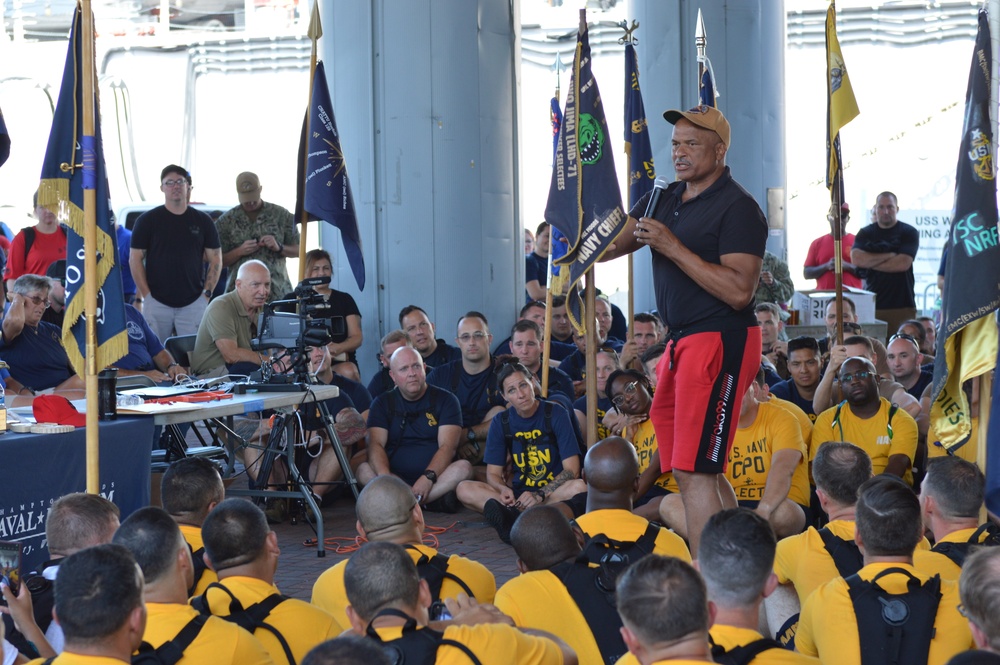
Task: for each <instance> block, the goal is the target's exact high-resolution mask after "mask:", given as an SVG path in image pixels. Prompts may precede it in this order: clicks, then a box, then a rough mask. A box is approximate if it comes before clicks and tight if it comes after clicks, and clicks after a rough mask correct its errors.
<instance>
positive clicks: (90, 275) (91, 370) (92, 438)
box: [71, 0, 101, 494]
mask: <svg viewBox="0 0 1000 665" xmlns="http://www.w3.org/2000/svg"><path fill="white" fill-rule="evenodd" d="M81 18H82V20H81V29H82V31H83V34H82V35H81V36H80V38H81V39H82V40H83V42H82V44H81V47H82V59H83V62H82V67H81V71H82V72H83V109H81V111H82V113H83V140H82V143H81V144H82V146H83V163H84V166H83V168H84V176H83V180H84V184H83V223H84V235H83V245H84V247H86V248H87V251H85V252H84V258H83V275H84V278H83V279H84V287H83V288H84V293H83V296H84V301H83V302H84V308H85V310H84V311H85V316H86V326H87V328H86V329H87V333H86V334H87V345H86V353H87V359H86V369H85V371H84V383H85V386H86V397H87V416H86V423H87V492H88V493H90V494H97V493H98V492H99V490H100V486H101V480H100V469H101V467H100V429H99V425H98V408H97V371H98V368H97V287H98V284H97V252H96V251H95V249H94V248H96V247H97V189H96V186H97V183H96V177H94V176H96V175H97V172H96V170H94V171H92V172H91V177H90V178H88V176H87V171H88V167H90V168H92V169H96V156H95V154H94V153H93V152H91V151H89V150H88V148H87V146H90V147H91V148H93V147H95V146H96V141H95V127H96V122H95V120H96V117H97V109H96V105H95V103H94V102H95V101H96V95H95V91H96V89H97V70H96V63H95V56H94V13H93V9H92V8H91V4H90V0H83V2H82V4H81ZM88 152H90V154H89V155H88ZM73 161H76V159H74V160H73ZM75 166H76V165H75V164H74V165H73V166H72V167H71V168H75Z"/></svg>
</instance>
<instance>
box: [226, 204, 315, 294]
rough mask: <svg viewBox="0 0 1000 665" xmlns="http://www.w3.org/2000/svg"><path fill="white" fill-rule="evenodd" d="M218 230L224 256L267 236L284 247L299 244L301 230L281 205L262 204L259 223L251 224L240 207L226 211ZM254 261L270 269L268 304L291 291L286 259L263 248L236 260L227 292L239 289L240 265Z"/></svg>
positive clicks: (230, 272)
mask: <svg viewBox="0 0 1000 665" xmlns="http://www.w3.org/2000/svg"><path fill="white" fill-rule="evenodd" d="M216 227H217V228H218V229H219V240H220V242H221V243H222V253H223V254H225V253H226V252H228V251H230V250H232V249H233V248H235V247H238V246H239V245H242V244H243V243H244V242H245V241H247V240H250V239H260V238H261V237H263V236H266V235H273V236H274V238H275V240H277V241H278V242H279V243H281V244H282V245H298V244H299V230H298V228H297V227H296V226H295V218H294V217H293V216H292V213H290V212H288V211H287V210H285V209H284V208H282V207H281V206H279V205H275V204H274V203H268V202H267V201H264V202H263V206H262V207H261V209H260V211H259V212H258V213H257V221H256V222H251V221H250V218H249V217H248V216H247V213H246V211H244V210H243V208H242V207H241V206H236V207H235V208H233V209H231V210H228V211H227V212H225V213H224V214H223V215H222V217H220V218H219V220H218V221H217V222H216ZM251 259H257V260H258V261H261V262H263V263H264V265H266V266H267V269H268V270H270V271H271V294H270V295H269V296H268V297H267V301H268V302H271V301H272V300H278V299H280V298H281V297H282V296H284V295H285V294H286V293H290V292H291V290H292V283H291V282H290V281H289V279H288V272H287V271H286V270H285V257H284V256H281V255H280V254H276V253H275V252H273V251H272V250H270V249H268V248H266V247H261V248H259V249H258V250H257V251H256V252H254V253H253V254H249V255H247V256H241V257H240V258H238V259H236V263H234V264H233V265H231V266H229V281H228V282H226V291H232V290H233V289H234V288H236V273H237V272H238V271H239V269H240V266H241V265H243V264H244V263H246V262H247V261H249V260H251Z"/></svg>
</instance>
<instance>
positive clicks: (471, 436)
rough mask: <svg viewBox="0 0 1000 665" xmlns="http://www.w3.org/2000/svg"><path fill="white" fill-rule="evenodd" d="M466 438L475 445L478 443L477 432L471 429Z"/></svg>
mask: <svg viewBox="0 0 1000 665" xmlns="http://www.w3.org/2000/svg"><path fill="white" fill-rule="evenodd" d="M465 438H466V439H468V440H469V442H470V443H475V441H476V431H475V430H474V429H472V428H471V427H470V428H469V433H468V434H466V435H465Z"/></svg>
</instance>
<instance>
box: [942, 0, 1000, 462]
mask: <svg viewBox="0 0 1000 665" xmlns="http://www.w3.org/2000/svg"><path fill="white" fill-rule="evenodd" d="M991 51H992V47H991V46H990V25H989V21H988V18H987V15H986V12H985V11H980V12H979V31H978V33H977V34H976V45H975V49H974V51H973V54H972V64H971V67H970V71H969V86H968V90H967V92H966V94H965V122H964V125H963V128H962V142H961V147H960V148H959V153H958V171H957V173H956V175H955V211H954V213H953V214H952V217H951V220H952V221H951V233H950V234H949V237H948V243H947V249H948V263H947V266H946V268H945V278H944V293H943V295H942V298H941V300H942V302H943V303H944V309H943V310H942V312H941V333H940V334H939V336H938V342H937V344H938V348H937V352H936V353H935V354H934V387H933V389H932V390H933V392H932V401H931V413H930V421H931V425H933V427H934V431H935V432H936V433H937V436H938V439H939V441H940V444H941V445H942V446H944V448H945V449H946V450H948V451H949V452H951V451H953V450H955V449H956V448H958V447H959V446H961V445H963V444H964V443H966V442H967V441H968V439H969V436H970V434H971V433H972V417H971V414H970V405H969V401H968V399H967V398H966V395H965V391H964V390H962V384H963V383H964V382H965V381H967V380H969V379H971V378H972V377H975V376H980V375H982V374H985V373H987V372H989V371H990V370H991V369H993V367H994V365H995V364H996V359H997V347H998V340H997V324H996V316H995V313H996V310H997V307H998V306H1000V290H998V289H997V284H1000V247H998V242H997V184H996V169H995V167H994V164H993V157H994V147H995V145H996V144H995V143H994V137H993V125H992V123H991V122H990V90H991V89H992V86H991V82H990V79H991V76H990V72H991V63H992V53H991ZM993 415H994V417H996V415H997V414H996V413H994V414H993ZM928 443H931V442H930V441H928ZM987 472H988V473H990V474H991V475H996V474H1000V468H997V467H993V468H992V469H991V468H990V467H987ZM993 480H994V482H996V479H993Z"/></svg>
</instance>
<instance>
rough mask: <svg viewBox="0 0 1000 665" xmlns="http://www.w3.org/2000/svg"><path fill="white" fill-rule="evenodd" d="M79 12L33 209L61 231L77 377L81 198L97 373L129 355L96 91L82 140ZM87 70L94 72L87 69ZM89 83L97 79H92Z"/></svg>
mask: <svg viewBox="0 0 1000 665" xmlns="http://www.w3.org/2000/svg"><path fill="white" fill-rule="evenodd" d="M81 22H82V18H81V14H80V7H79V5H77V9H76V13H75V15H74V18H73V26H72V29H71V30H70V35H69V49H68V50H67V53H66V67H65V69H64V70H63V79H62V86H61V87H60V89H59V100H58V102H57V104H56V109H55V113H54V115H53V118H52V130H51V132H50V133H49V143H48V147H47V148H46V150H45V161H44V162H43V163H42V178H41V183H40V184H39V187H38V204H39V205H40V206H43V207H45V208H46V209H48V210H51V211H52V212H53V213H54V214H55V215H56V218H57V219H59V221H60V222H61V223H63V224H65V226H66V314H65V318H64V319H63V335H62V337H63V340H62V341H63V346H64V347H65V348H66V354H67V355H68V356H69V360H70V363H71V364H72V365H73V369H74V370H75V371H76V373H77V375H79V376H84V375H85V368H86V349H87V337H86V335H87V325H86V317H85V316H84V297H83V257H84V252H85V251H88V252H91V251H95V248H89V247H88V248H86V249H85V248H84V244H83V235H84V210H83V206H84V203H83V193H84V190H88V189H89V190H96V194H95V197H96V206H97V207H96V211H95V219H96V225H97V247H96V252H97V274H96V275H95V277H96V279H97V285H98V292H97V313H96V323H97V326H96V327H97V350H96V360H97V367H98V368H99V369H102V368H104V367H107V366H109V365H112V364H114V363H115V362H116V361H117V360H119V359H120V358H122V357H123V356H125V355H126V354H127V353H128V335H127V333H126V332H125V304H124V303H125V297H124V293H123V288H122V278H121V267H120V266H119V265H118V262H117V257H118V248H117V234H116V233H115V230H114V227H113V224H112V215H111V209H110V206H109V200H108V199H109V191H108V178H107V171H106V170H105V166H104V148H103V144H102V142H101V123H100V117H99V116H100V113H99V110H98V109H99V105H98V103H97V99H96V97H97V91H96V90H95V91H94V92H93V94H94V97H95V99H94V111H95V113H97V115H98V117H97V118H95V122H94V136H85V135H84V132H83V108H84V106H83V98H84V97H83V96H84V91H83V67H84V66H86V65H85V64H84V63H83V58H82V42H83V39H84V35H83V34H82V32H83V30H82V28H81ZM90 66H93V65H92V64H91V65H90ZM95 80H96V77H95Z"/></svg>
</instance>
